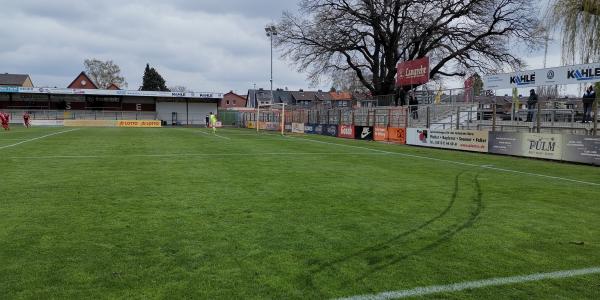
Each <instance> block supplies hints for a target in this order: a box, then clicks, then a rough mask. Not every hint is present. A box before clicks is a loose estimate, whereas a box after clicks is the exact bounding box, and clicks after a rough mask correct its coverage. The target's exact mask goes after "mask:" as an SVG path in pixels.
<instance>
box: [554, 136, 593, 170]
mask: <svg viewBox="0 0 600 300" xmlns="http://www.w3.org/2000/svg"><path fill="white" fill-rule="evenodd" d="M562 139H563V149H562V151H563V156H562V159H563V160H565V161H571V162H579V163H585V164H593V165H599V166H600V137H598V136H585V135H564V136H563V138H562Z"/></svg>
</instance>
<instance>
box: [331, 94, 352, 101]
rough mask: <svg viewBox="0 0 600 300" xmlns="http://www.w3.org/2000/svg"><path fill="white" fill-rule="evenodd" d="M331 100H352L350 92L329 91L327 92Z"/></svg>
mask: <svg viewBox="0 0 600 300" xmlns="http://www.w3.org/2000/svg"><path fill="white" fill-rule="evenodd" d="M329 96H330V97H331V100H333V101H344V100H346V101H350V100H352V93H350V92H331V93H329Z"/></svg>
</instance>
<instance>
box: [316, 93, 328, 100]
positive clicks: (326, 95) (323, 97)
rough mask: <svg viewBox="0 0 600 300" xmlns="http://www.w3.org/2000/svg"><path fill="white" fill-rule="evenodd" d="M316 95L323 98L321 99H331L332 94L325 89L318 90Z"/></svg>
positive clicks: (319, 98)
mask: <svg viewBox="0 0 600 300" xmlns="http://www.w3.org/2000/svg"><path fill="white" fill-rule="evenodd" d="M316 96H317V99H318V100H321V101H328V100H331V95H330V94H329V93H326V92H323V91H318V92H316Z"/></svg>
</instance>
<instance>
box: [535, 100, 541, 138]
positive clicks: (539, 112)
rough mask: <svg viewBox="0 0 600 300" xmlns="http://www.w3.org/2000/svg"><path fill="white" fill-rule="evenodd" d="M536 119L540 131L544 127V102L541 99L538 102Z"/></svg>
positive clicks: (537, 130) (538, 131)
mask: <svg viewBox="0 0 600 300" xmlns="http://www.w3.org/2000/svg"><path fill="white" fill-rule="evenodd" d="M535 121H536V125H537V129H536V132H537V133H540V130H541V127H542V102H541V101H538V104H537V116H535Z"/></svg>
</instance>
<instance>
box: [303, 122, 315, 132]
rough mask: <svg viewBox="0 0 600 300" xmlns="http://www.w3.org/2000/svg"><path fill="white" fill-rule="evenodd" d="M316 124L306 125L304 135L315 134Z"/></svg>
mask: <svg viewBox="0 0 600 300" xmlns="http://www.w3.org/2000/svg"><path fill="white" fill-rule="evenodd" d="M315 126H316V125H315V124H305V125H304V133H307V134H315Z"/></svg>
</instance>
